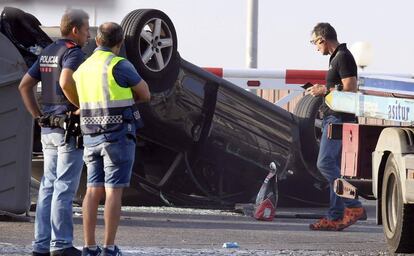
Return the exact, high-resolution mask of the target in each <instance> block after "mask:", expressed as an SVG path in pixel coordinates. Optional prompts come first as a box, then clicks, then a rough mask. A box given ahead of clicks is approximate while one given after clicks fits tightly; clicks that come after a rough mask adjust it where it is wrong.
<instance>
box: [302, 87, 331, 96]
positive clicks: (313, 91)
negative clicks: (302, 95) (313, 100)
mask: <svg viewBox="0 0 414 256" xmlns="http://www.w3.org/2000/svg"><path fill="white" fill-rule="evenodd" d="M327 91H328V89H327V88H326V86H325V85H324V84H314V85H313V86H312V87H309V88H308V89H306V93H309V94H310V95H312V96H313V97H317V96H323V95H325V94H326V92H327Z"/></svg>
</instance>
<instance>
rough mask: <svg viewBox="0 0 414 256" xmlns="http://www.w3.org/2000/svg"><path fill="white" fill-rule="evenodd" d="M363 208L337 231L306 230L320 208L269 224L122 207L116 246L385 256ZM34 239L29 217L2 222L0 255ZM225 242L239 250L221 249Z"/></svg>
mask: <svg viewBox="0 0 414 256" xmlns="http://www.w3.org/2000/svg"><path fill="white" fill-rule="evenodd" d="M367 204H368V205H367ZM365 205H366V206H367V209H368V220H366V221H360V222H358V223H357V224H355V225H353V226H351V227H349V228H348V229H346V230H344V231H341V232H329V231H310V230H309V228H308V225H309V223H311V222H312V221H314V219H309V218H307V217H312V214H322V213H323V211H324V209H320V208H301V209H294V208H281V209H277V218H275V219H274V220H273V221H272V222H260V221H256V220H255V219H253V218H251V217H247V216H243V215H241V214H236V213H233V212H223V211H218V210H214V211H213V210H195V209H179V208H163V207H161V208H160V207H158V208H148V207H125V208H123V213H122V218H121V223H120V227H119V231H118V235H117V243H118V244H119V246H120V247H121V249H122V250H123V252H124V255H177V256H178V255H387V254H388V253H387V249H386V244H385V241H384V236H383V233H382V227H381V226H377V225H376V224H375V209H374V205H373V203H372V202H365ZM102 214H103V212H102V210H100V211H99V222H98V227H97V232H96V234H97V239H98V241H102V239H103V215H102ZM31 215H33V212H31ZM298 216H299V217H300V218H298ZM74 221H75V242H74V243H75V246H77V247H78V248H81V246H82V244H83V243H82V237H83V236H82V216H81V214H80V208H75V213H74ZM32 236H33V217H31V221H30V222H13V221H0V255H28V254H29V253H30V251H31V240H32ZM224 242H237V243H238V244H239V245H240V247H239V248H235V249H228V248H222V245H223V243H224Z"/></svg>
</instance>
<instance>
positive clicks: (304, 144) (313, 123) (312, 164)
mask: <svg viewBox="0 0 414 256" xmlns="http://www.w3.org/2000/svg"><path fill="white" fill-rule="evenodd" d="M321 104H322V97H313V96H312V95H309V94H308V95H305V96H303V97H302V99H300V100H299V102H298V103H297V105H296V107H295V109H294V111H293V113H294V114H295V115H296V116H297V117H298V122H299V123H298V124H299V132H300V144H301V153H302V157H303V160H304V165H305V167H306V169H307V170H308V171H309V172H310V174H311V175H312V176H314V177H315V178H316V179H318V180H320V181H326V179H325V178H324V177H323V176H322V174H321V173H320V172H319V170H318V168H317V167H316V161H317V160H318V153H319V144H320V141H321V136H322V118H321V117H320V115H319V107H320V105H321Z"/></svg>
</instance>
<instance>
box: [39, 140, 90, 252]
mask: <svg viewBox="0 0 414 256" xmlns="http://www.w3.org/2000/svg"><path fill="white" fill-rule="evenodd" d="M41 138H42V147H43V157H44V173H43V177H42V180H41V182H40V188H39V197H38V200H37V207H36V219H35V241H33V251H35V252H40V253H43V252H49V251H55V250H60V249H64V248H68V247H71V246H72V241H73V220H72V202H73V197H74V195H75V193H76V191H77V189H78V185H79V179H80V176H81V172H82V166H83V160H82V153H83V150H81V149H77V148H76V147H75V139H74V138H73V137H72V138H71V139H70V141H69V143H65V142H64V135H63V134H61V133H57V132H54V133H48V134H42V136H41Z"/></svg>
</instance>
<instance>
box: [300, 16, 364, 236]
mask: <svg viewBox="0 0 414 256" xmlns="http://www.w3.org/2000/svg"><path fill="white" fill-rule="evenodd" d="M311 43H312V44H314V45H315V46H316V48H317V50H318V51H319V52H321V53H322V54H323V55H331V56H330V59H329V70H328V72H327V74H326V85H323V84H315V85H313V86H312V87H309V88H308V89H307V92H308V93H310V94H311V95H312V96H314V97H324V96H325V95H327V94H328V93H329V92H330V91H332V90H335V89H338V88H341V89H342V90H343V91H349V92H356V90H357V66H356V63H355V60H354V57H353V56H352V54H351V52H350V51H349V50H348V49H347V48H346V44H340V43H339V42H338V39H337V36H336V31H335V29H334V28H333V27H332V26H331V25H330V24H329V23H318V24H317V25H316V26H315V27H314V28H313V30H312V40H311ZM320 111H321V113H322V114H323V121H322V129H323V130H322V137H321V143H320V148H319V155H318V161H317V166H318V169H319V171H320V172H321V173H322V175H323V176H324V177H325V178H326V179H327V181H328V183H329V190H330V204H329V211H328V214H327V216H326V217H324V218H322V219H320V220H318V221H317V222H315V223H313V224H310V226H309V227H310V229H311V230H337V231H339V230H343V229H344V228H346V227H348V226H350V225H352V224H354V223H355V222H356V221H357V220H359V219H362V218H365V217H366V212H365V209H364V208H363V207H362V205H361V203H360V202H359V201H358V200H356V199H346V198H341V197H339V196H337V195H336V194H335V192H334V190H333V183H334V181H335V179H337V178H339V177H340V174H341V152H342V140H331V139H328V136H327V132H328V127H329V124H331V123H343V122H355V121H356V118H355V115H353V114H347V113H341V112H335V111H333V110H331V109H330V108H329V107H328V106H327V105H326V104H325V101H324V102H323V103H322V105H321V107H320Z"/></svg>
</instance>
